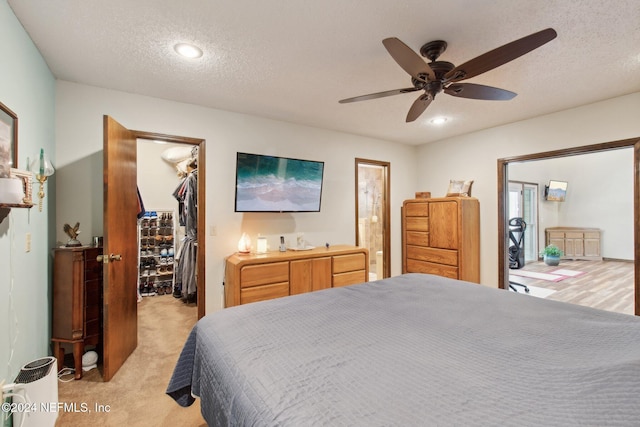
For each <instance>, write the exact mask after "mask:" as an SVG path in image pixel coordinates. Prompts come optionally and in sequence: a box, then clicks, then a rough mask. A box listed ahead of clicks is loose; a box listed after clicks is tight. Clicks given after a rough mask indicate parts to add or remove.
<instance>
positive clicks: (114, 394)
mask: <svg viewBox="0 0 640 427" xmlns="http://www.w3.org/2000/svg"><path fill="white" fill-rule="evenodd" d="M196 320H197V308H196V307H195V305H187V304H184V303H183V302H181V301H180V300H179V299H175V298H173V297H172V296H171V295H163V296H155V297H147V298H143V300H142V302H140V303H139V304H138V348H137V349H136V350H135V351H134V352H133V353H132V354H131V356H129V358H128V359H127V361H126V362H125V363H124V365H123V366H122V368H120V370H119V371H118V372H117V373H116V374H115V376H114V377H113V378H112V379H111V381H109V382H106V383H105V382H104V381H102V376H101V375H100V372H99V370H98V369H93V370H91V371H89V372H85V373H84V376H83V378H82V379H81V380H78V381H71V382H58V401H59V402H64V403H75V404H76V405H75V406H76V407H77V408H78V409H79V408H81V406H82V404H83V403H84V404H85V405H86V407H87V408H88V411H87V412H72V411H69V412H60V413H59V416H58V421H57V423H56V426H58V427H67V426H87V425H100V426H118V427H120V426H177V425H179V426H206V423H205V421H204V419H203V418H202V415H201V414H200V400H198V399H196V402H195V403H194V404H193V405H192V406H190V407H189V408H182V407H181V406H179V405H178V404H177V403H176V402H175V401H174V400H173V399H171V398H170V397H169V396H167V395H166V394H165V390H166V388H167V384H168V383H169V379H170V378H171V374H172V373H173V367H174V366H175V363H176V361H177V360H178V356H179V354H180V350H181V349H182V346H183V345H184V342H185V341H186V339H187V335H188V334H189V331H190V330H191V328H192V327H193V325H194V324H195V323H196ZM96 405H102V407H103V408H105V409H106V408H107V405H108V410H109V412H96V411H95V408H96Z"/></svg>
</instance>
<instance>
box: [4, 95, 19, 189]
mask: <svg viewBox="0 0 640 427" xmlns="http://www.w3.org/2000/svg"><path fill="white" fill-rule="evenodd" d="M17 164H18V116H17V115H16V113H14V112H13V111H11V110H10V109H9V107H7V106H6V105H4V104H3V103H2V102H0V178H8V177H9V176H10V174H11V168H12V167H16V166H17Z"/></svg>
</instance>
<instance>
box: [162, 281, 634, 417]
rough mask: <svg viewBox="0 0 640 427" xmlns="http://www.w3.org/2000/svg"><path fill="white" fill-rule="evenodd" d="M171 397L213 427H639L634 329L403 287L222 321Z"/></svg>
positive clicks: (207, 326)
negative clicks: (199, 413)
mask: <svg viewBox="0 0 640 427" xmlns="http://www.w3.org/2000/svg"><path fill="white" fill-rule="evenodd" d="M167 394H169V395H170V396H171V397H173V398H174V399H175V400H176V401H177V402H178V403H179V404H180V405H182V406H188V405H190V404H192V403H193V402H194V396H197V397H199V398H200V404H201V410H202V414H203V416H204V418H205V420H206V421H207V423H208V424H209V425H212V426H214V425H234V426H235V425H241V426H244V425H252V426H316V425H317V426H320V425H330V426H343V425H344V426H414V425H514V426H527V425H530V426H569V425H580V426H588V425H593V426H606V425H639V424H640V318H638V317H635V316H629V315H623V314H616V313H610V312H605V311H600V310H596V309H591V308H587V307H581V306H577V305H570V304H565V303H560V302H556V301H550V300H543V299H539V298H536V297H531V296H528V295H524V294H518V293H514V292H508V291H504V290H499V289H490V288H487V287H483V286H481V285H477V284H471V283H467V282H461V281H457V280H452V279H447V278H443V277H439V276H432V275H424V274H406V275H402V276H397V277H393V278H389V279H385V280H379V281H374V282H369V283H365V284H360V285H353V286H349V287H344V288H334V289H327V290H323V291H317V292H312V293H308V294H302V295H296V296H291V297H286V298H280V299H275V300H271V301H264V302H258V303H254V304H248V305H243V306H238V307H232V308H228V309H225V310H222V311H219V312H216V313H213V314H211V315H208V316H206V317H204V318H203V319H201V320H200V321H199V322H198V323H197V324H196V325H195V326H194V328H193V330H192V331H191V333H190V335H189V337H188V339H187V341H186V343H185V345H184V348H183V350H182V353H181V355H180V357H179V360H178V362H177V364H176V367H175V370H174V373H173V376H172V378H171V380H170V383H169V386H168V388H167Z"/></svg>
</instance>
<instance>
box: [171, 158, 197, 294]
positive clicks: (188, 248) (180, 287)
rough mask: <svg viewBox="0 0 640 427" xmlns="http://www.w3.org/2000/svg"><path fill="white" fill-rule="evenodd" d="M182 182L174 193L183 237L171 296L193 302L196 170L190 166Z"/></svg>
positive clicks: (195, 246)
mask: <svg viewBox="0 0 640 427" xmlns="http://www.w3.org/2000/svg"><path fill="white" fill-rule="evenodd" d="M191 166H192V167H193V170H192V171H190V172H189V174H188V175H187V177H186V178H185V179H184V181H183V182H182V183H181V184H180V186H179V187H178V188H177V189H176V191H175V192H174V196H175V197H176V199H177V200H178V203H179V219H180V225H184V227H185V237H184V239H183V240H182V246H181V248H180V252H179V254H178V264H177V267H176V284H175V287H174V293H173V296H174V297H176V298H182V299H183V301H185V302H195V301H196V292H197V282H196V269H197V260H198V257H197V255H198V169H197V162H195V160H194V162H193V164H192V165H191Z"/></svg>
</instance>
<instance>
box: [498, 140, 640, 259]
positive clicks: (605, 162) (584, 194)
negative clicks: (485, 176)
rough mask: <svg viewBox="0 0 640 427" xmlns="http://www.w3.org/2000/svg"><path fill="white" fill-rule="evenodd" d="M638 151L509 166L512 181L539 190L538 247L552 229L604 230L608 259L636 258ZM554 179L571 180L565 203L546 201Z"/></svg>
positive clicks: (618, 151) (603, 250)
mask: <svg viewBox="0 0 640 427" xmlns="http://www.w3.org/2000/svg"><path fill="white" fill-rule="evenodd" d="M633 156H634V153H633V148H625V149H621V150H611V151H606V152H600V153H591V154H582V155H579V156H570V157H562V158H556V159H546V160H536V161H531V162H523V163H512V164H510V165H509V179H511V180H521V181H527V182H533V183H537V184H538V189H539V199H538V206H539V215H538V220H539V240H538V241H539V243H540V247H543V246H544V244H545V228H547V227H558V226H561V227H594V228H599V229H600V230H601V246H600V249H601V254H602V256H603V257H605V258H613V259H622V260H633V258H634V244H633V233H632V230H633V170H634V163H633ZM550 179H555V180H559V181H566V182H568V184H569V185H568V188H567V197H566V200H565V201H564V202H553V201H546V200H544V186H545V185H548V184H549V180H550Z"/></svg>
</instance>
